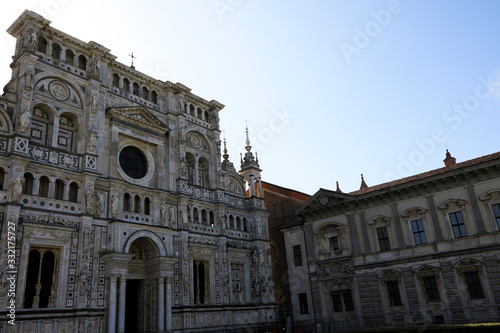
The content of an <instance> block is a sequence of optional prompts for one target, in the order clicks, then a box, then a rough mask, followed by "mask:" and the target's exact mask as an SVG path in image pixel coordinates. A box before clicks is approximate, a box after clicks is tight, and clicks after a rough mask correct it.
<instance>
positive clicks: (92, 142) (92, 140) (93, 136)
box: [88, 128, 99, 153]
mask: <svg viewBox="0 0 500 333" xmlns="http://www.w3.org/2000/svg"><path fill="white" fill-rule="evenodd" d="M98 136H99V135H98V134H97V131H96V130H95V129H94V128H92V129H91V130H90V134H89V145H88V149H89V151H90V152H91V153H93V152H95V149H96V147H97V138H98Z"/></svg>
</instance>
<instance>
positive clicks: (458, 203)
mask: <svg viewBox="0 0 500 333" xmlns="http://www.w3.org/2000/svg"><path fill="white" fill-rule="evenodd" d="M467 204H468V202H467V201H465V200H462V199H448V200H446V201H445V202H444V203H443V204H441V205H440V206H439V207H438V208H439V209H441V210H442V211H443V212H446V211H449V210H452V209H454V208H456V209H459V210H462V209H463V210H465V208H466V206H467Z"/></svg>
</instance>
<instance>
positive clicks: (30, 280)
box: [23, 250, 40, 309]
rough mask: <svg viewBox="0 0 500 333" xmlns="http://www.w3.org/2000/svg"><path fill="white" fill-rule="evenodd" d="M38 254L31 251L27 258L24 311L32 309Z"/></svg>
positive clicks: (38, 262)
mask: <svg viewBox="0 0 500 333" xmlns="http://www.w3.org/2000/svg"><path fill="white" fill-rule="evenodd" d="M39 268H40V252H38V251H37V250H31V251H30V254H29V257H28V273H27V274H26V288H25V289H24V305H23V307H24V308H25V309H31V308H32V307H33V299H34V298H35V292H36V284H37V282H38V271H39V270H40V269H39Z"/></svg>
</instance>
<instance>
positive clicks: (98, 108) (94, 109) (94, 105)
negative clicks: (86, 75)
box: [91, 95, 101, 113]
mask: <svg viewBox="0 0 500 333" xmlns="http://www.w3.org/2000/svg"><path fill="white" fill-rule="evenodd" d="M91 111H92V113H97V112H99V111H101V104H99V97H97V95H94V96H92V106H91Z"/></svg>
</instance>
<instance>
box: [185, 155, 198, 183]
mask: <svg viewBox="0 0 500 333" xmlns="http://www.w3.org/2000/svg"><path fill="white" fill-rule="evenodd" d="M186 162H187V168H188V183H189V184H192V185H195V184H196V178H195V177H196V175H195V165H196V160H195V158H194V156H193V154H191V153H186Z"/></svg>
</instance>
